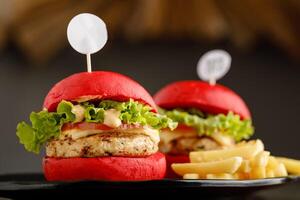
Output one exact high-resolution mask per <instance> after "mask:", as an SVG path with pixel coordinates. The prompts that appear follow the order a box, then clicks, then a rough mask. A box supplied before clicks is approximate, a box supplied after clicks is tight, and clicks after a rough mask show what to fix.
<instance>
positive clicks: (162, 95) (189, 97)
mask: <svg viewBox="0 0 300 200" xmlns="http://www.w3.org/2000/svg"><path fill="white" fill-rule="evenodd" d="M154 101H155V103H156V104H157V105H158V106H160V107H162V108H165V109H174V108H198V109H199V110H201V111H204V112H207V113H211V114H219V113H223V114H227V113H228V112H229V111H232V112H234V113H235V114H238V115H240V116H241V118H242V119H249V118H251V114H250V112H249V109H248V107H247V106H246V104H245V102H244V101H243V99H242V98H241V97H240V96H239V95H237V94H236V93H235V92H233V91H232V90H230V89H229V88H227V87H224V86H222V85H219V84H216V85H214V86H212V85H210V84H208V83H207V82H203V81H179V82H174V83H171V84H169V85H167V86H165V87H163V88H162V89H161V90H160V91H158V92H157V93H156V94H155V95H154Z"/></svg>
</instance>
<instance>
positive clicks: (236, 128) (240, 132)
mask: <svg viewBox="0 0 300 200" xmlns="http://www.w3.org/2000/svg"><path fill="white" fill-rule="evenodd" d="M160 112H161V113H162V114H165V115H166V116H167V117H168V118H171V119H172V120H173V121H176V122H178V123H182V124H185V125H186V126H189V127H193V128H195V129H196V130H197V131H198V133H199V135H208V136H209V135H211V134H213V133H215V132H220V133H223V134H226V135H229V136H231V137H233V138H234V139H235V140H236V141H240V140H242V139H248V138H249V137H250V136H251V135H253V133H254V127H253V126H252V122H251V120H241V119H240V116H239V115H235V114H233V113H232V112H229V113H228V114H227V115H224V114H218V115H207V116H205V115H204V114H203V113H202V112H201V111H199V112H196V111H195V109H193V110H192V111H191V112H189V110H187V111H184V110H181V109H174V110H163V109H160Z"/></svg>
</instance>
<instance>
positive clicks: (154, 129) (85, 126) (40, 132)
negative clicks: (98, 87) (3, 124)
mask: <svg viewBox="0 0 300 200" xmlns="http://www.w3.org/2000/svg"><path fill="white" fill-rule="evenodd" d="M151 110H152V109H151V107H149V106H147V105H143V104H141V103H139V102H136V101H133V100H130V101H128V102H117V101H110V100H103V101H101V102H100V103H95V102H80V103H79V102H77V103H75V102H69V101H62V102H60V103H59V104H58V106H57V110H56V112H48V111H47V110H43V111H41V112H38V113H36V112H32V113H31V115H30V121H31V125H30V124H27V123H25V122H21V123H19V124H18V126H17V135H18V137H19V139H20V142H21V143H22V144H24V146H25V148H26V149H27V150H28V151H32V152H35V153H39V152H40V149H41V147H42V146H43V145H44V144H46V154H47V156H49V157H98V156H146V155H151V154H153V153H155V152H156V151H157V150H158V143H159V130H160V129H164V128H168V129H174V128H175V127H176V126H177V123H176V122H173V121H172V120H171V119H170V118H168V117H166V116H163V115H160V114H157V113H154V112H152V111H151Z"/></svg>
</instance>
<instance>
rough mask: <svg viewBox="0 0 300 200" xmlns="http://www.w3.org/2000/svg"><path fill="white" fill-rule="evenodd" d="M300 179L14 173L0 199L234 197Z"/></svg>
mask: <svg viewBox="0 0 300 200" xmlns="http://www.w3.org/2000/svg"><path fill="white" fill-rule="evenodd" d="M299 180H300V177H299V176H289V177H282V178H268V179H260V180H179V179H178V180H176V179H164V180H154V181H134V182H110V181H79V182H47V181H45V179H44V177H43V175H42V174H12V175H1V176H0V197H10V198H16V197H24V198H25V197H27V196H28V197H34V196H43V197H51V196H56V195H60V196H61V195H62V196H65V195H66V196H76V197H78V196H80V195H97V194H102V193H106V194H111V195H117V196H118V195H127V194H129V195H130V194H135V195H136V194H141V193H145V194H146V193H147V194H148V195H150V196H151V194H157V193H158V192H159V193H160V194H162V193H163V194H173V195H174V194H177V193H178V194H180V193H184V194H192V193H193V194H201V195H206V196H233V195H244V194H249V193H253V192H255V191H258V190H263V189H269V188H273V187H278V186H281V185H284V184H287V183H292V182H296V181H299Z"/></svg>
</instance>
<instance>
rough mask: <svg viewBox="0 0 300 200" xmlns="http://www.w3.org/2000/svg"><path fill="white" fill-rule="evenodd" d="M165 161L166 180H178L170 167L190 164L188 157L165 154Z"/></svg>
mask: <svg viewBox="0 0 300 200" xmlns="http://www.w3.org/2000/svg"><path fill="white" fill-rule="evenodd" d="M166 160H167V173H166V178H180V176H178V175H177V174H175V172H174V171H173V169H172V168H171V165H172V164H173V163H188V162H190V158H189V156H188V155H170V154H166Z"/></svg>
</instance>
